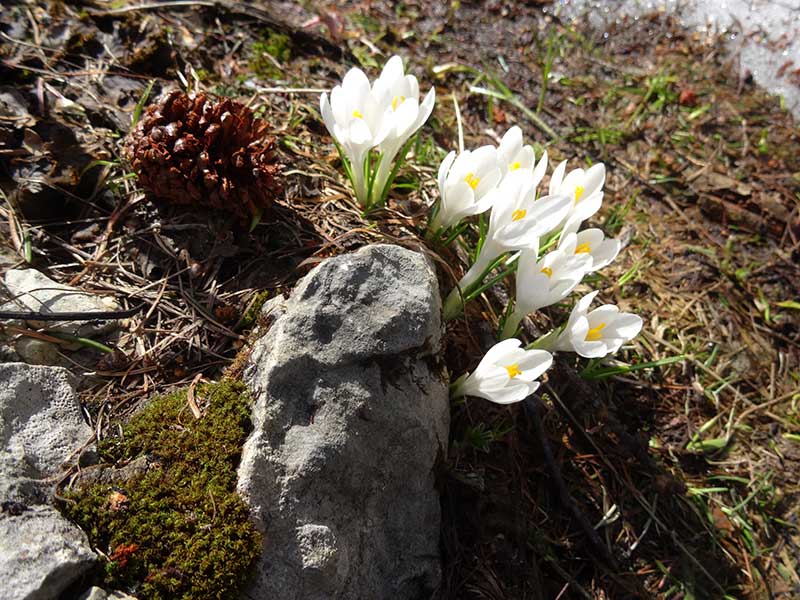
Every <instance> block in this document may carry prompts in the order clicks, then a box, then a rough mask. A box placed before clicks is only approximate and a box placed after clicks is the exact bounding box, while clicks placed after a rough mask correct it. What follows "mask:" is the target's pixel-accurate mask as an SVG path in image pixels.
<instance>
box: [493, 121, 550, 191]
mask: <svg viewBox="0 0 800 600" xmlns="http://www.w3.org/2000/svg"><path fill="white" fill-rule="evenodd" d="M497 152H498V154H499V155H500V159H501V160H502V161H503V162H504V163H505V172H507V173H514V172H517V171H528V172H529V173H532V174H533V185H534V187H536V186H538V185H539V183H540V182H541V181H542V179H544V174H545V172H546V171H547V152H544V153H543V154H542V156H541V158H540V159H539V162H538V163H537V162H536V155H535V154H534V152H533V147H532V146H530V145H527V146H523V145H522V129H520V128H519V127H518V126H516V125H514V127H512V128H511V129H509V130H508V131H506V133H505V135H504V136H503V139H502V140H500V145H499V146H498V147H497Z"/></svg>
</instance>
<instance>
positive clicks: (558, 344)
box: [551, 291, 642, 358]
mask: <svg viewBox="0 0 800 600" xmlns="http://www.w3.org/2000/svg"><path fill="white" fill-rule="evenodd" d="M597 294H598V292H596V291H595V292H591V293H589V294H586V295H585V296H584V297H583V298H581V299H580V300H579V301H578V303H577V304H575V307H574V308H573V309H572V312H571V313H570V315H569V320H568V321H567V325H566V327H564V330H563V331H562V332H561V333H560V334H559V336H558V338H557V339H556V340H555V342H553V344H552V345H551V347H552V349H553V350H563V351H567V352H577V353H578V354H579V355H581V356H583V357H585V358H602V357H604V356H608V355H609V354H613V353H614V352H616V351H617V350H619V349H620V347H622V344H624V343H625V342H627V341H629V340H631V339H633V338H635V337H636V336H637V335H638V334H639V332H640V331H641V330H642V318H641V317H640V316H638V315H634V314H632V313H624V312H620V311H619V308H618V307H617V306H616V305H614V304H604V305H603V306H601V307H599V308H596V309H594V310H593V311H591V312H588V310H589V305H590V304H591V303H592V300H594V298H595V296H597Z"/></svg>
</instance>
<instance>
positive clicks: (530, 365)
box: [518, 350, 553, 381]
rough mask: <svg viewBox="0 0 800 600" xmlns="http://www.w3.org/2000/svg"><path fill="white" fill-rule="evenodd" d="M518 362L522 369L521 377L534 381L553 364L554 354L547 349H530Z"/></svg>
mask: <svg viewBox="0 0 800 600" xmlns="http://www.w3.org/2000/svg"><path fill="white" fill-rule="evenodd" d="M518 364H519V368H520V370H521V371H522V375H521V377H524V378H525V380H526V381H533V380H534V379H538V378H539V377H540V376H541V375H542V374H543V373H544V372H545V371H547V369H549V368H550V366H551V365H552V364H553V355H552V354H550V353H549V352H548V351H547V350H528V351H526V352H525V357H524V358H523V359H522V360H520V361H519V363H518Z"/></svg>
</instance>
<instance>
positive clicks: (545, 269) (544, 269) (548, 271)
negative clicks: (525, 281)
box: [541, 267, 553, 278]
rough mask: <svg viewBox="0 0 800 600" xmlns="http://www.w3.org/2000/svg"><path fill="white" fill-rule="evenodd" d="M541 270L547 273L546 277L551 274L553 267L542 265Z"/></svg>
mask: <svg viewBox="0 0 800 600" xmlns="http://www.w3.org/2000/svg"><path fill="white" fill-rule="evenodd" d="M541 272H542V273H544V274H545V275H547V277H548V278H550V277H552V276H553V269H551V268H550V267H542V271H541Z"/></svg>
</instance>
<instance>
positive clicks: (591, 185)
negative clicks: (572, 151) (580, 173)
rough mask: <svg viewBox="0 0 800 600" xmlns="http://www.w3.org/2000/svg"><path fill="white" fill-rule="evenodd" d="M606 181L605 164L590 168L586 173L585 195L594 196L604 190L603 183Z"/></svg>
mask: <svg viewBox="0 0 800 600" xmlns="http://www.w3.org/2000/svg"><path fill="white" fill-rule="evenodd" d="M605 180H606V166H605V165H604V164H603V163H597V164H596V165H592V166H591V167H589V170H588V171H586V175H585V178H584V183H583V187H584V190H585V192H584V193H585V194H586V195H589V194H594V193H595V192H599V191H600V190H601V189H602V188H603V183H605Z"/></svg>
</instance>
